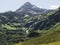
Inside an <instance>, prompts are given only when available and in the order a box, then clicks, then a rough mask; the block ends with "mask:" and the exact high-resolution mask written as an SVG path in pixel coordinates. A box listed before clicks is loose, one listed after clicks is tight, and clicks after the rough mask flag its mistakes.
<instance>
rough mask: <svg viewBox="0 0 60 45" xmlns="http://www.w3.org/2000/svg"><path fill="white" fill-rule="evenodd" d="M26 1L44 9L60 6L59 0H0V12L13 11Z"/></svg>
mask: <svg viewBox="0 0 60 45" xmlns="http://www.w3.org/2000/svg"><path fill="white" fill-rule="evenodd" d="M26 2H30V3H31V4H33V5H36V6H37V7H39V8H45V9H56V8H58V7H59V6H60V0H0V12H6V11H10V10H11V11H15V10H17V9H18V8H20V7H21V6H22V5H23V4H24V3H26Z"/></svg>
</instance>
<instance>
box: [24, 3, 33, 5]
mask: <svg viewBox="0 0 60 45" xmlns="http://www.w3.org/2000/svg"><path fill="white" fill-rule="evenodd" d="M24 5H32V4H31V3H30V2H26V3H25V4H24Z"/></svg>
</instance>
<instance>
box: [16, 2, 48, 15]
mask: <svg viewBox="0 0 60 45" xmlns="http://www.w3.org/2000/svg"><path fill="white" fill-rule="evenodd" d="M46 12H47V9H42V8H38V7H37V6H35V5H33V4H31V3H29V2H26V3H25V4H24V5H23V6H21V7H20V8H19V9H17V10H16V13H20V14H24V15H39V14H43V13H46Z"/></svg>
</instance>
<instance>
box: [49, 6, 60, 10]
mask: <svg viewBox="0 0 60 45" xmlns="http://www.w3.org/2000/svg"><path fill="white" fill-rule="evenodd" d="M58 7H59V5H51V6H50V8H49V9H57V8H58Z"/></svg>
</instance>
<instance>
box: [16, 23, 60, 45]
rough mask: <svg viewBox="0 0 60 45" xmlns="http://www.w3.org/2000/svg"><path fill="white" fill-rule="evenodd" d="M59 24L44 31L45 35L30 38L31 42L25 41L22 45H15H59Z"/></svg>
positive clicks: (19, 44)
mask: <svg viewBox="0 0 60 45" xmlns="http://www.w3.org/2000/svg"><path fill="white" fill-rule="evenodd" d="M59 25H60V23H57V24H56V25H54V26H53V27H52V28H51V29H49V30H48V31H46V33H45V34H43V35H42V36H40V37H38V38H32V39H31V40H28V41H25V42H23V43H22V44H21V43H18V44H16V45H59V44H60V26H59Z"/></svg>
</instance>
